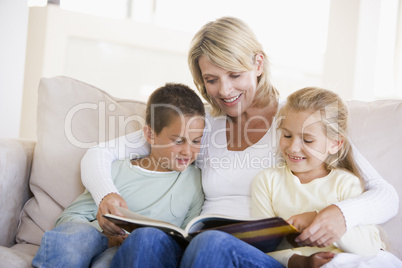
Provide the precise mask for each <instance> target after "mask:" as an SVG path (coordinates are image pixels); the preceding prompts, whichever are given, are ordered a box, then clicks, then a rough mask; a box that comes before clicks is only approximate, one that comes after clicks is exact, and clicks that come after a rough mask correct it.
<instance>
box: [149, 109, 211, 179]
mask: <svg viewBox="0 0 402 268" xmlns="http://www.w3.org/2000/svg"><path fill="white" fill-rule="evenodd" d="M204 125H205V121H204V119H203V118H202V117H200V116H176V117H175V118H174V119H173V120H172V121H171V123H170V124H169V125H168V126H166V127H164V128H163V129H162V131H161V132H160V133H159V134H155V133H154V132H153V130H152V129H150V128H149V127H148V130H149V131H151V133H152V136H149V135H148V137H147V139H148V142H149V143H150V144H151V154H150V157H151V159H152V160H153V161H155V163H157V164H156V165H155V166H154V167H155V169H154V170H155V171H172V170H174V171H179V172H180V171H183V170H185V169H186V168H187V167H188V166H189V165H190V164H191V163H192V162H194V160H195V159H196V158H197V156H198V153H199V152H200V147H201V138H202V134H203V131H204Z"/></svg>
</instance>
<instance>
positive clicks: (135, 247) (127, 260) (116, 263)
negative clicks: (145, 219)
mask: <svg viewBox="0 0 402 268" xmlns="http://www.w3.org/2000/svg"><path fill="white" fill-rule="evenodd" d="M182 255H183V248H182V247H181V246H180V245H179V244H178V243H177V242H176V241H175V239H173V237H172V236H170V235H168V234H166V233H165V232H163V231H161V230H159V229H156V228H139V229H136V230H135V231H134V232H132V233H131V234H130V235H129V236H128V237H127V238H126V239H125V240H124V242H123V243H122V244H121V246H120V247H119V249H118V250H117V252H116V254H115V255H114V257H113V259H112V263H111V266H110V267H113V268H114V267H124V268H128V267H141V268H147V267H150V268H151V267H164V268H170V267H172V268H173V267H178V266H179V263H180V260H181V256H182Z"/></svg>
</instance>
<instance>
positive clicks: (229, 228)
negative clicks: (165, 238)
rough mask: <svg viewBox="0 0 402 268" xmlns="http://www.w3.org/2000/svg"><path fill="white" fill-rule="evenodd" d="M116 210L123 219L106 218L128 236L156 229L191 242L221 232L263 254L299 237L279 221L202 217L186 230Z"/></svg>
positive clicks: (192, 222)
mask: <svg viewBox="0 0 402 268" xmlns="http://www.w3.org/2000/svg"><path fill="white" fill-rule="evenodd" d="M117 209H118V210H119V211H120V213H121V214H122V215H124V217H120V216H116V215H112V214H105V215H103V216H104V217H105V218H107V219H108V220H110V221H112V222H113V223H115V224H116V225H118V226H120V227H122V228H123V229H125V230H127V231H128V232H132V231H133V230H135V229H136V228H140V227H155V228H158V229H161V230H162V231H164V232H166V233H169V234H171V235H173V236H176V237H179V238H181V239H185V240H186V241H191V239H192V238H193V237H195V236H196V235H197V234H199V233H201V232H204V231H207V230H218V231H222V232H226V233H229V234H231V235H233V236H235V237H237V238H238V239H240V240H243V241H244V242H246V243H248V244H250V245H252V246H254V247H256V248H258V249H260V250H262V251H263V252H270V251H273V250H275V248H276V247H277V246H278V245H279V243H280V242H281V240H282V239H283V238H284V237H285V236H288V235H290V234H298V233H299V231H298V230H297V229H296V228H295V227H294V226H292V225H290V224H288V223H287V222H286V221H285V220H284V219H282V218H280V217H274V218H262V219H243V218H233V217H228V216H223V215H200V216H197V217H195V218H194V219H192V220H191V221H190V222H189V223H188V225H187V226H186V229H184V230H183V229H182V228H180V227H178V226H176V225H173V224H171V223H168V222H164V221H159V220H156V219H152V218H149V217H145V216H142V215H140V214H138V213H135V212H133V211H130V210H127V209H124V208H120V207H117Z"/></svg>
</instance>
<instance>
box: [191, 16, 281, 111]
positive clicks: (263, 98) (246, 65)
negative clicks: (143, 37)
mask: <svg viewBox="0 0 402 268" xmlns="http://www.w3.org/2000/svg"><path fill="white" fill-rule="evenodd" d="M257 54H262V55H263V56H264V62H263V72H262V74H261V76H260V77H258V85H257V95H256V98H255V99H256V100H257V102H256V106H257V107H264V106H266V105H268V104H269V103H270V101H271V100H272V99H277V98H278V96H279V93H278V91H277V90H276V88H275V87H274V86H273V85H272V84H271V81H270V73H269V61H268V58H267V56H266V55H265V53H264V51H263V49H262V45H261V44H260V43H259V42H258V40H257V38H256V36H255V35H254V33H253V31H252V30H251V29H250V27H249V26H248V25H247V24H246V23H244V22H243V21H242V20H240V19H238V18H234V17H222V18H220V19H217V20H215V21H212V22H209V23H207V24H205V25H204V26H203V27H202V28H201V29H200V30H199V31H198V32H197V33H196V34H195V36H194V37H193V40H192V42H191V45H190V50H189V54H188V65H189V67H190V72H191V74H192V76H193V80H194V84H195V85H196V87H197V89H198V90H199V92H200V93H201V95H202V96H203V97H204V98H205V100H207V101H208V103H210V104H211V106H212V108H213V111H212V113H213V115H218V114H220V113H221V110H220V108H219V107H218V106H217V105H216V104H215V103H214V102H213V101H212V99H211V98H210V97H209V95H208V93H207V91H206V88H205V84H204V80H203V79H202V73H201V70H200V67H199V64H198V61H199V59H200V57H201V56H203V55H205V56H206V57H207V58H208V60H209V61H210V62H211V63H213V64H214V65H216V66H218V67H220V68H223V69H225V70H228V71H232V72H245V71H250V70H252V69H253V68H254V63H255V57H256V55H257Z"/></svg>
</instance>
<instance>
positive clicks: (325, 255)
mask: <svg viewBox="0 0 402 268" xmlns="http://www.w3.org/2000/svg"><path fill="white" fill-rule="evenodd" d="M334 256H335V254H334V253H332V252H317V253H315V254H313V255H311V256H309V257H307V256H301V255H297V254H294V255H293V256H292V257H290V259H289V263H288V267H289V268H316V267H321V266H323V265H324V264H327V263H328V262H330V261H331V260H332V259H333V258H334Z"/></svg>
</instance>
